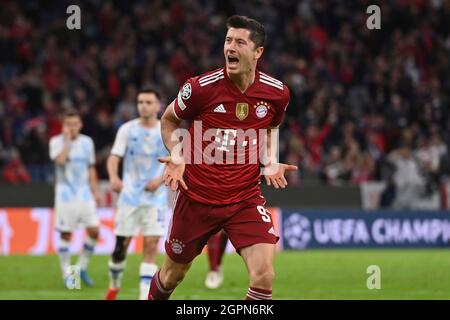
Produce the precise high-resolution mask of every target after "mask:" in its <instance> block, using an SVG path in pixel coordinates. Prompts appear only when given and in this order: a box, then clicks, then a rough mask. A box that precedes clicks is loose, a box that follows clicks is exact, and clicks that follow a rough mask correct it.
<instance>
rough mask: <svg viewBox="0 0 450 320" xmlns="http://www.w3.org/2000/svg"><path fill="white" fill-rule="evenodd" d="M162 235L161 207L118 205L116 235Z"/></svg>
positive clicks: (162, 214) (162, 212) (162, 215)
mask: <svg viewBox="0 0 450 320" xmlns="http://www.w3.org/2000/svg"><path fill="white" fill-rule="evenodd" d="M139 231H140V232H141V233H142V235H143V236H145V237H146V236H159V237H160V236H162V235H164V233H165V231H164V208H163V207H133V206H120V207H119V208H118V209H117V213H116V227H115V229H114V232H115V234H116V236H122V237H135V236H137V235H138V234H139Z"/></svg>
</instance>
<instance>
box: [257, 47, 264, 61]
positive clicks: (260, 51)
mask: <svg viewBox="0 0 450 320" xmlns="http://www.w3.org/2000/svg"><path fill="white" fill-rule="evenodd" d="M255 51H256V54H255V59H256V60H258V59H259V58H261V56H262V54H263V52H264V47H258V48H256V50H255Z"/></svg>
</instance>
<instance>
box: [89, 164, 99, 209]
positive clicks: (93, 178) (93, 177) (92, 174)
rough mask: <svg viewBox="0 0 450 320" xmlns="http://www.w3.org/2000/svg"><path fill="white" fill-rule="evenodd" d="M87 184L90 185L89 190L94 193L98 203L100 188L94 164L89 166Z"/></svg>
mask: <svg viewBox="0 0 450 320" xmlns="http://www.w3.org/2000/svg"><path fill="white" fill-rule="evenodd" d="M89 186H90V187H91V191H92V194H93V195H94V198H95V201H96V202H97V203H100V190H99V188H98V177H97V170H95V167H94V166H90V167H89Z"/></svg>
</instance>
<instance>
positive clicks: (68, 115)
mask: <svg viewBox="0 0 450 320" xmlns="http://www.w3.org/2000/svg"><path fill="white" fill-rule="evenodd" d="M71 117H78V118H80V119H81V114H80V112H79V111H78V110H77V109H74V108H69V109H67V110H66V111H65V112H64V119H66V118H71Z"/></svg>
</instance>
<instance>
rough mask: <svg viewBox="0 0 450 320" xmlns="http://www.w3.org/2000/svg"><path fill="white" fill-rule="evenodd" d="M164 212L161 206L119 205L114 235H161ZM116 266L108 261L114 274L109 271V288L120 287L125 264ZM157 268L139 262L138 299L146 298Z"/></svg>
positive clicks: (153, 265)
mask: <svg viewBox="0 0 450 320" xmlns="http://www.w3.org/2000/svg"><path fill="white" fill-rule="evenodd" d="M164 214H165V208H162V207H150V206H141V207H133V206H126V205H124V206H120V207H119V208H118V210H117V214H116V223H115V234H116V236H123V237H135V236H137V235H138V234H139V233H141V234H142V235H143V236H144V237H161V236H163V235H164V233H165V230H164ZM117 267H118V268H115V266H114V264H112V262H110V269H111V268H112V269H115V270H114V275H113V274H112V273H110V278H111V279H110V280H111V281H110V288H116V289H118V288H120V279H121V277H122V273H123V270H124V268H125V265H124V264H123V265H122V266H117ZM119 267H120V268H119ZM157 270H158V267H157V265H156V264H152V263H146V262H142V263H141V266H140V269H139V276H140V290H139V291H140V293H139V299H140V300H147V296H148V291H149V289H150V283H151V280H152V278H153V276H154V275H155V273H156V271H157ZM118 271H119V273H118ZM120 271H121V272H120Z"/></svg>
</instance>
